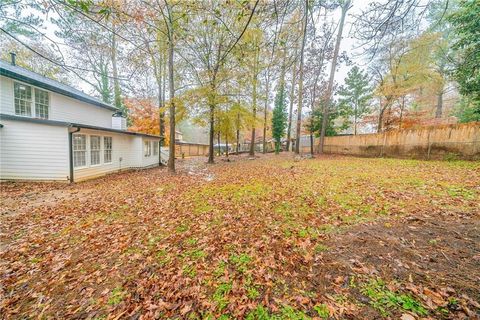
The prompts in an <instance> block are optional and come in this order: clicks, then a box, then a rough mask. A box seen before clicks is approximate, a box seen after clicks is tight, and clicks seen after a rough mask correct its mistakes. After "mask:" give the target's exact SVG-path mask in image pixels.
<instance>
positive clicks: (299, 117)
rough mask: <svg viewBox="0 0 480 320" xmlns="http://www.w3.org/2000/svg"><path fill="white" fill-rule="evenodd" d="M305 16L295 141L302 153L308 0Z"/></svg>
mask: <svg viewBox="0 0 480 320" xmlns="http://www.w3.org/2000/svg"><path fill="white" fill-rule="evenodd" d="M304 14H305V18H304V21H303V35H302V46H301V48H300V68H299V72H300V74H299V79H298V108H297V136H296V143H295V153H296V154H299V153H300V134H301V128H302V104H303V53H304V51H305V41H306V38H307V22H308V0H305V13H304Z"/></svg>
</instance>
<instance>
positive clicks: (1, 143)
mask: <svg viewBox="0 0 480 320" xmlns="http://www.w3.org/2000/svg"><path fill="white" fill-rule="evenodd" d="M1 123H2V124H3V128H0V179H5V180H44V181H49V180H62V181H65V182H66V181H68V175H69V160H68V159H69V157H68V152H69V151H68V150H69V148H68V130H67V128H66V127H59V126H50V125H44V124H36V123H30V122H23V121H11V120H6V119H2V121H1ZM0 202H1V201H0Z"/></svg>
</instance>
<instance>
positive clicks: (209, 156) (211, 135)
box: [207, 102, 215, 164]
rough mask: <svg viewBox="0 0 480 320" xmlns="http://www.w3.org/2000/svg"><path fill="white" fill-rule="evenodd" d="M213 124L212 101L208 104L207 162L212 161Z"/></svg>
mask: <svg viewBox="0 0 480 320" xmlns="http://www.w3.org/2000/svg"><path fill="white" fill-rule="evenodd" d="M214 124H215V105H214V104H213V102H212V103H211V104H210V133H209V137H208V162H207V163H210V164H212V163H213V157H214V155H213V153H214V152H215V151H214V150H213V138H214Z"/></svg>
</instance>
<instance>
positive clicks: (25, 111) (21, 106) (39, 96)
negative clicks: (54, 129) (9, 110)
mask: <svg viewBox="0 0 480 320" xmlns="http://www.w3.org/2000/svg"><path fill="white" fill-rule="evenodd" d="M13 91H14V97H15V114H16V115H19V116H27V117H31V116H32V102H33V101H35V110H34V112H35V114H34V115H33V116H34V117H37V118H41V119H48V107H49V105H50V96H49V93H48V92H47V91H44V90H40V89H38V88H35V89H34V90H32V87H31V86H27V85H26V84H23V83H18V82H14V83H13Z"/></svg>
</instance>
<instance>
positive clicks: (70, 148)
mask: <svg viewBox="0 0 480 320" xmlns="http://www.w3.org/2000/svg"><path fill="white" fill-rule="evenodd" d="M79 131H80V128H78V127H77V130H75V131H68V158H69V159H68V160H69V164H70V176H69V180H70V183H73V182H74V181H73V145H72V143H73V134H74V133H75V132H79Z"/></svg>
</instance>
